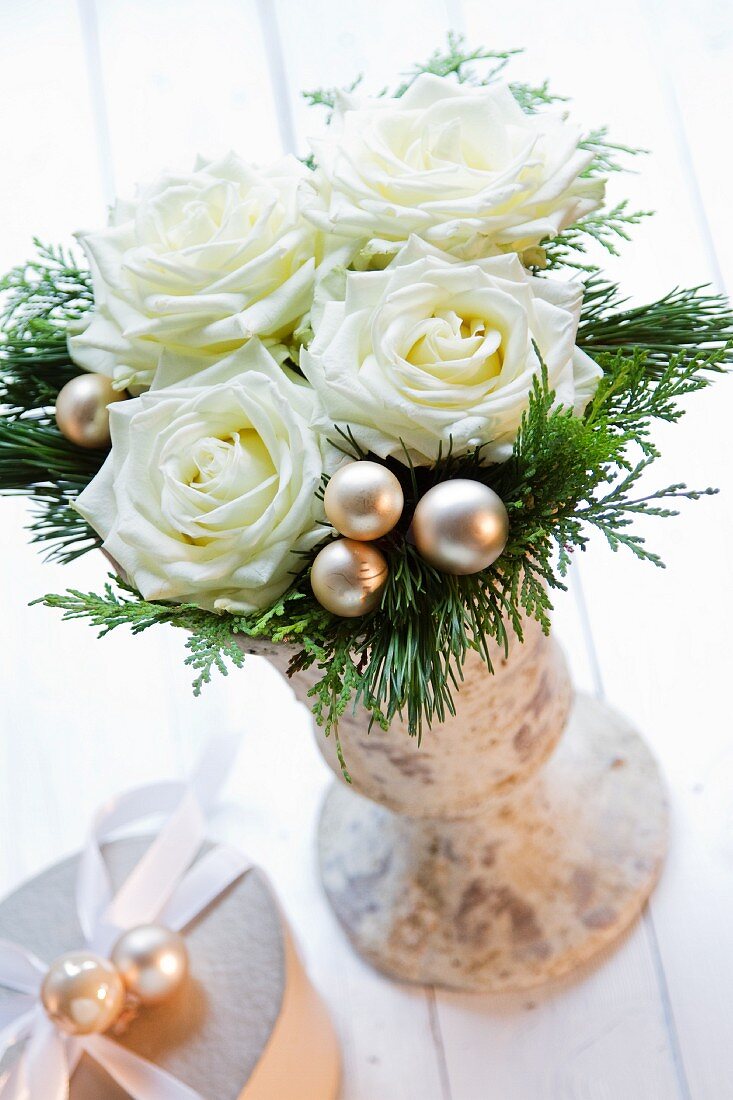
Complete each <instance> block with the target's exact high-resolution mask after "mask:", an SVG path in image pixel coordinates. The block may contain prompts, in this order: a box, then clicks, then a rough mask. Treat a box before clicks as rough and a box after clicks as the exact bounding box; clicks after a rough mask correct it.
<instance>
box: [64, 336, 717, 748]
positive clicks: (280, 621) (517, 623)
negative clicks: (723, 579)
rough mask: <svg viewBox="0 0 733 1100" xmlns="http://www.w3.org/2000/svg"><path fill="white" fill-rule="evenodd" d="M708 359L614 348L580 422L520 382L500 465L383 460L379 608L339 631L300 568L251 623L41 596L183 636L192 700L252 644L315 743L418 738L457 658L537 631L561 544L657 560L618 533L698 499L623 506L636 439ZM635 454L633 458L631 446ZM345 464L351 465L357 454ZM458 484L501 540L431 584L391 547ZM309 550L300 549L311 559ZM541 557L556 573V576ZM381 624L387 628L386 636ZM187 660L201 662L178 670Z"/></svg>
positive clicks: (408, 551)
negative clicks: (301, 694)
mask: <svg viewBox="0 0 733 1100" xmlns="http://www.w3.org/2000/svg"><path fill="white" fill-rule="evenodd" d="M715 355H716V353H715V352H712V353H709V354H708V355H706V356H702V357H701V358H698V359H697V360H691V359H690V358H689V356H687V357H686V356H681V357H675V358H674V359H673V360H671V361H670V362H669V364H668V366H667V368H666V369H665V370H664V371H662V372H661V373H660V374H656V375H655V374H652V373H650V372H649V371H648V370H647V369H646V359H645V356H644V354H643V353H641V352H636V353H635V354H634V355H633V356H630V357H627V356H624V355H623V354H622V353H618V354H617V355H615V356H613V357H609V358H608V359H607V361H606V362H605V364H604V369H605V374H604V378H603V379H602V381H601V384H600V386H599V388H598V391H597V393H596V396H595V398H594V400H593V402H592V403H591V405H590V407H589V410H588V413H587V415H586V416H585V417H582V418H580V417H576V416H574V415H573V413H572V411H571V410H568V409H565V408H560V407H557V405H556V399H555V395H554V393H553V392H552V390H551V389H550V387H549V385H548V382H547V375H546V373H543V375H542V377H541V378H537V379H535V382H534V386H533V390H532V393H531V394H530V398H529V404H528V408H527V410H526V412H525V415H524V417H523V420H522V424H521V427H520V430H519V433H518V436H517V439H516V442H515V445H514V449H513V453H512V456H511V458H510V459H509V460H508V461H507V462H506V463H504V464H502V465H499V466H496V465H494V466H491V465H486V464H485V463H484V461H483V459H482V455H481V449H480V448H479V449H477V450H476V451H475V452H473V453H471V454H470V455H467V456H461V457H454V456H451V455H447V456H446V457H445V458H443V459H440V460H439V461H438V462H437V463H436V465H435V466H434V467H433V468H431V469H424V468H414V469H413V468H411V467H409V466H405V465H403V464H402V463H397V462H394V463H392V464H391V468H392V469H393V470H394V472H395V473H397V475H398V476H399V477H400V478H401V480H402V484H403V489H404V492H405V498H406V508H405V515H404V517H403V520H402V521H401V523H400V525H399V526H398V528H397V529H396V531H395V532H393V533H391V534H390V535H389V536H387V538H385V539H383V540H381V541H380V544H379V545H380V547H381V549H382V550H383V552H384V553H385V555H386V557H387V559H388V562H389V579H388V582H387V585H386V588H385V591H384V594H383V597H382V601H381V605H380V607H379V608H378V609H377V610H375V611H374V612H372V613H370V614H369V615H366V616H364V617H363V618H361V619H360V620H359V622H358V625H357V626H356V627H354V625H353V623H352V622H351V621H350V620H344V619H340V618H337V617H334V616H332V615H330V614H328V613H327V612H326V611H324V609H323V608H322V607H321V606H320V605H319V604H318V603H317V601H316V600H315V598H314V597H313V595H312V592H311V590H310V583H309V566H308V565H306V568H305V569H304V571H303V572H302V573H301V574H300V575H299V576H298V577H297V578H296V579H295V581H294V583H293V585H292V587H291V589H290V590H289V591H288V593H287V594H286V595H285V597H283V598H282V599H281V600H280V601H278V603H277V604H276V605H275V606H274V607H272V608H270V609H268V610H267V611H266V612H265V613H258V614H255V615H238V616H235V615H227V614H213V613H210V612H206V611H202V610H201V609H198V608H195V607H190V606H186V605H184V606H175V605H170V604H163V603H151V602H149V601H144V600H142V599H141V598H140V597H139V596H136V595H135V594H134V593H133V592H132V590H131V589H129V588H125V592H126V595H125V598H124V599H122V600H120V599H118V598H117V597H115V595H114V593H112V591H111V589H110V587H109V586H108V587H107V590H106V592H105V595H104V597H98V596H95V595H94V594H92V593H87V594H83V593H79V592H69V593H66V594H65V595H62V596H56V595H49V596H46V597H45V598H44V601H43V602H45V603H46V605H47V606H50V607H58V608H61V609H62V610H63V611H64V613H65V615H66V617H73V618H88V619H89V620H90V622H91V623H92V624H93V625H95V626H97V627H101V628H102V631H103V633H106V632H108V631H109V630H111V629H114V628H115V627H117V626H119V625H123V624H126V625H129V626H131V627H132V629H133V631H134V632H135V633H137V632H139V631H140V630H142V629H147V628H148V627H149V626H152V625H153V624H154V623H156V622H161V623H171V624H173V625H176V626H184V627H185V628H186V629H187V630H189V631H191V632H192V639H191V640H190V642H189V647H190V648H191V649H192V656H191V657H189V663H191V664H194V667H195V668H197V669H199V668H203V669H204V674H203V678H202V675H201V674H200V675H199V676H197V679H196V681H195V690H196V691H197V692H198V691H199V690H200V687H201V684H202V682H205V680H206V679H207V678H208V676H209V675H210V673H211V670H212V669H213V668H214V667H217V668H220V669H224V668H225V659H226V658H229V659H231V660H234V661H235V663H237V664H238V663H240V651H239V649H238V647H237V645H236V642H235V640H234V639H235V637H236V636H237V635H244V636H248V637H253V638H268V639H269V640H271V641H273V642H277V643H280V642H289V643H292V644H294V645H296V646H297V652H296V655H295V656H294V658H293V660H292V662H291V668H290V671H291V672H296V671H298V670H302V669H306V668H310V667H313V666H315V668H316V670H317V672H318V680H317V682H316V683H315V685H314V686H313V688H312V689H311V695H312V697H313V711H314V714H315V717H316V720H317V721H318V722H320V723H321V724H322V725H323V726H324V727H325V729H326V732H327V733H328V732H331V731H332V730H336V732H337V726H338V719H339V718H340V716H341V715H342V714H344V712H345V711H346V709H347V708H348V707H350V706H353V705H356V704H357V703H359V704H361V705H363V706H364V707H366V709H367V710H368V711H369V712H370V713H371V715H372V719H373V720H374V721H376V722H378V723H379V724H380V725H381V726H383V727H385V728H386V727H387V726H388V725H389V723H390V722H391V721H392V720H393V719H394V718H395V716H397V715H399V716H401V717H403V718H404V719H405V721H406V722H407V725H408V729H409V731H410V733H412V734H413V735H416V736H420V735H421V733H422V731H423V730H424V729H425V728H426V727H429V726H430V725H431V723H432V722H433V721H442V720H444V718H445V717H446V716H447V715H449V714H453V713H454V710H455V707H454V694H455V690H456V688H457V687H458V685H459V684H460V681H461V678H462V671H463V665H464V662H465V659H466V656H467V654H468V653H469V652H470V651H476V652H478V653H480V654H481V656H482V657H483V659H484V661H485V663H486V665H487V667H488V668H491V649H490V644H489V643H490V642H491V641H493V642H496V643H497V644H498V645H499V646H500V647H501V648H503V649H504V650H505V651H506V650H507V649H508V646H509V638H510V633H509V631H510V629H511V630H513V631H514V632H515V633H516V634H517V636H518V637H519V639H520V640H521V638H522V633H523V627H522V620H523V617H524V616H532V617H534V618H536V619H537V620H538V621H539V622H540V623H541V625H542V627H543V629H544V630H549V625H550V621H549V613H550V611H551V608H552V603H551V597H550V594H549V593H550V592H551V590H552V589H553V588H554V589H557V588H562V587H564V584H563V581H562V576H563V574H564V573H565V571H566V569H567V566H568V563H569V560H570V554H571V552H572V550H573V549H580V550H583V549H585V547H586V545H587V543H588V539H589V535H590V530H591V529H596V530H598V531H600V532H601V533H602V534H603V535H604V537H605V538H606V540H607V541H608V543H609V545H610V546H611V548H612V549H613V550H617V549H618V548H619V547H622V546H623V547H626V548H627V549H629V550H630V551H631V552H632V553H633V554H635V555H636V557H638V558H640V559H643V560H646V561H649V562H651V563H652V564H655V565H662V562H661V560H660V559H659V557H658V555H657V554H655V553H654V552H653V551H651V550H649V549H648V548H647V546H646V544H645V542H644V539H643V537H642V536H641V535H639V534H636V533H633V532H631V531H630V530H629V527H630V525H631V523H632V521H633V520H635V519H636V518H638V517H639V516H642V515H643V516H647V517H652V516H657V517H663V516H670V515H674V514H676V512H675V509H674V508H673V507H670V505H671V504H672V503H673V502H676V501H678V500H679V499H681V498H686V499H698V498H699V497H700V496H702V495H706V494H709V493H710V492H712V490H709V489H704V490H702V491H700V490H690V489H687V487H686V486H684V485H670V486H668V487H666V488H663V489H657V490H653V491H652V492H649V493H644V494H642V495H638V488H639V482H640V480H641V478H642V476H643V475H644V474H645V473H646V471H647V469H648V467H649V466H650V465H651V464H652V462H653V461H654V460H655V458H656V457H657V450H656V448H655V446H654V444H653V442H652V440H651V435H650V432H651V425H652V423H653V421H655V420H666V421H669V422H673V421H675V420H677V419H678V418H679V417H680V416H681V415H682V410H681V408H680V401H681V400H682V399H683V398H685V397H687V396H688V395H689V394H691V393H693V392H696V391H698V390H701V389H703V388H705V387H706V386H707V385H708V384H709V382H710V379H709V377H708V376H707V375H706V373H705V370H706V366H707V362H708V359H710V358H711V357H712V358H714V357H715ZM635 449H636V450H639V451H640V454H641V457H640V458H639V459H638V460H634V458H633V451H634V450H635ZM358 457H364V455H363V453H362V452H359V455H358ZM454 477H469V478H473V479H474V480H478V481H481V482H483V483H484V484H487V485H489V486H490V487H491V488H493V489H494V490H495V491H496V492H498V493H499V495H500V496H501V497H502V499H503V500H504V502H505V504H506V507H507V511H508V513H509V519H510V536H509V541H508V543H507V546H506V549H505V551H504V553H503V554H502V556H501V558H500V559H499V560H498V561H497V563H496V564H495V565H494V566H492V567H491V568H490V569H487V570H484V571H483V572H482V573H478V574H474V575H472V576H466V577H450V576H446V575H445V574H442V573H438V572H437V571H436V570H434V569H433V568H432V567H431V566H430V565H428V564H427V563H426V562H425V561H424V560H423V559H422V558H421V557H420V556H419V554H418V553H417V552H416V550H415V548H414V547H413V546H412V545H411V543H410V542H409V541H408V540H407V539H405V538H404V533H405V528H406V526H407V525H408V524H409V521H410V517H411V515H412V511H413V509H414V506H415V504H416V502H417V500H418V499H419V498H420V496H421V495H422V494H423V493H424V492H425V491H426V489H427V488H429V487H430V486H431V485H432V484H435V483H437V482H439V481H444V480H448V479H451V478H454ZM314 553H315V551H314ZM556 561H557V562H558V565H557V567H556ZM387 624H388V627H387ZM197 654H198V655H200V660H201V662H202V664H201V665H198V664H196V663H195V661H194V656H195V655H197Z"/></svg>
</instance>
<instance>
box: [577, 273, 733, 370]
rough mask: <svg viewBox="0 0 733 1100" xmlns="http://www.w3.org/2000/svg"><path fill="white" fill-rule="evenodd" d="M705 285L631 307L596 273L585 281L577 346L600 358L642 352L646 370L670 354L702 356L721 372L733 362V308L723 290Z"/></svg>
mask: <svg viewBox="0 0 733 1100" xmlns="http://www.w3.org/2000/svg"><path fill="white" fill-rule="evenodd" d="M707 289H708V288H707V287H706V286H696V287H690V288H689V289H682V288H680V287H675V288H674V289H673V290H671V291H669V293H667V294H665V295H664V296H663V297H662V298H659V299H657V300H656V301H654V302H650V303H645V304H642V305H638V306H630V305H629V299H628V298H625V297H623V296H622V294H621V291H620V289H619V287H618V285H617V284H616V283H613V282H610V281H608V280H605V279H603V278H600V277H599V276H597V275H596V276H592V277H591V278H590V279H589V280H588V281H587V282H586V284H585V288H584V292H583V307H582V312H581V316H580V325H579V327H578V335H577V344H578V346H579V347H581V348H583V349H584V351H587V352H588V354H589V355H592V356H595V357H596V358H597V357H599V356H602V355H604V354H606V353H608V354H613V353H616V352H623V353H624V354H626V355H633V354H634V353H635V352H638V351H643V352H644V353H645V355H646V364H647V367H648V369H651V370H657V369H658V368H660V367H664V366H666V364H667V363H668V362H669V360H670V358H672V357H675V356H676V357H679V356H682V357H683V358H693V359H699V357H700V353H701V351H702V352H703V353H706V352H715V353H718V354H716V355H715V356H712V357H711V356H705V369H706V370H710V371H714V372H718V373H719V372H721V371H723V370H724V369H725V365H726V364H727V363H730V362H731V361H732V360H733V310H731V307H730V303H729V302H728V299H727V298H726V297H725V296H724V295H722V294H710V293H706V291H707Z"/></svg>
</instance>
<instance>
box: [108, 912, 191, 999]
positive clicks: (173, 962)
mask: <svg viewBox="0 0 733 1100" xmlns="http://www.w3.org/2000/svg"><path fill="white" fill-rule="evenodd" d="M112 962H113V963H114V965H115V967H116V968H117V970H118V972H119V974H120V976H121V977H122V980H123V982H124V983H125V987H126V988H127V991H128V993H131V994H132V995H133V996H134V997H136V998H137V1000H138V1001H140V1002H141V1003H142V1004H144V1005H157V1004H160V1003H161V1001H165V1000H167V999H168V998H169V997H171V996H172V995H173V994H174V993H175V992H176V990H177V989H178V988H179V987H180V986H181V985H182V983H183V981H184V979H185V978H186V975H187V974H188V949H187V948H186V944H185V942H184V940H183V937H182V936H179V935H178V933H177V932H173V931H171V929H170V928H164V927H163V925H161V924H141V925H140V926H139V927H137V928H130V929H129V930H128V931H127V932H123V933H122V935H121V936H120V938H119V939H118V941H117V943H116V944H115V946H114V948H113V950H112Z"/></svg>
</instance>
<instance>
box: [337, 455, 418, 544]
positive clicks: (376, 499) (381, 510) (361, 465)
mask: <svg viewBox="0 0 733 1100" xmlns="http://www.w3.org/2000/svg"><path fill="white" fill-rule="evenodd" d="M323 505H324V507H325V509H326V515H327V517H328V519H329V521H330V522H331V523H332V524H333V526H334V527H335V528H336V530H337V531H338V532H339V534H340V535H345V536H346V538H347V539H356V540H357V541H359V542H371V540H372V539H380V538H381V537H382V536H383V535H386V534H387V533H388V532H389V531H391V530H392V528H393V527H394V525H395V524H396V523H397V521H398V520H399V518H400V516H401V515H402V509H403V508H404V505H405V498H404V495H403V492H402V486H401V485H400V483H399V481H398V479H397V478H396V477H395V475H394V474H393V473H392V471H391V470H388V469H387V467H386V466H380V464H379V463H378V462H367V461H360V462H350V463H349V464H348V465H347V466H342V467H341V469H340V470H337V471H336V473H335V474H334V475H333V477H332V478H331V480H330V481H329V483H328V485H327V486H326V493H325V496H324V498H323Z"/></svg>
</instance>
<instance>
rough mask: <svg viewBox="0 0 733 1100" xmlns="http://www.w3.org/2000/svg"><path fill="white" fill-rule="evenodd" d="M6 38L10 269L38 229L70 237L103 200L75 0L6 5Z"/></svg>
mask: <svg viewBox="0 0 733 1100" xmlns="http://www.w3.org/2000/svg"><path fill="white" fill-rule="evenodd" d="M0 42H2V54H3V61H2V66H0V102H2V108H1V110H2V135H3V167H4V171H3V172H2V173H0V202H1V203H2V209H3V211H4V216H3V232H2V238H1V239H0V266H1V267H2V268H3V269H5V268H6V267H9V266H10V265H12V264H15V263H19V262H21V261H22V260H24V259H26V257H27V256H28V255H29V254H30V252H31V238H32V237H33V236H34V235H35V236H39V237H41V239H42V240H44V241H52V242H55V241H61V240H65V239H66V238H68V236H69V235H70V234H71V233H72V232H73V230H74V229H76V228H78V226H79V225H80V223H81V222H82V220H84V219H85V218H92V219H94V218H102V216H103V213H104V205H103V198H102V190H101V187H100V177H99V168H98V163H97V160H96V157H95V153H94V139H93V134H94V128H93V118H92V111H91V108H90V102H89V92H88V85H87V77H86V71H85V64H84V48H83V43H82V39H81V34H80V29H79V21H78V18H77V12H76V6H75V4H74V2H73V0H28V2H27V3H24V4H22V5H21V4H2V5H0Z"/></svg>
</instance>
